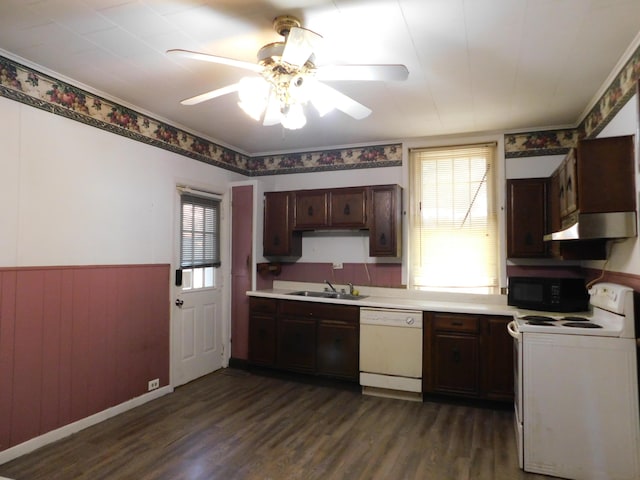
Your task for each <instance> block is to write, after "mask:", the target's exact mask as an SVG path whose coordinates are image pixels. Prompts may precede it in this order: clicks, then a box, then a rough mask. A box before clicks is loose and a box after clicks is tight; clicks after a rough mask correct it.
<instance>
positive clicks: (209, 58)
mask: <svg viewBox="0 0 640 480" xmlns="http://www.w3.org/2000/svg"><path fill="white" fill-rule="evenodd" d="M167 54H169V55H176V56H180V57H185V58H191V59H193V60H201V61H203V62H211V63H219V64H222V65H229V66H231V67H238V68H244V69H245V70H251V71H252V72H261V71H262V66H261V65H258V64H257V63H249V62H244V61H242V60H234V59H233V58H227V57H219V56H217V55H209V54H208V53H199V52H192V51H191V50H182V49H180V48H174V49H172V50H167Z"/></svg>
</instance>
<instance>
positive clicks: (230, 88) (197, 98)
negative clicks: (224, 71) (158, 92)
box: [180, 83, 240, 105]
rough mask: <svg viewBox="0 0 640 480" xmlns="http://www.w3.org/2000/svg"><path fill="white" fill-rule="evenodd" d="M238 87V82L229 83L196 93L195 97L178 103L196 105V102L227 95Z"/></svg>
mask: <svg viewBox="0 0 640 480" xmlns="http://www.w3.org/2000/svg"><path fill="white" fill-rule="evenodd" d="M238 88H240V84H239V83H233V84H231V85H227V86H226V87H222V88H218V89H216V90H211V91H210V92H207V93H202V94H200V95H196V96H195V97H191V98H186V99H184V100H182V101H181V102H180V103H181V104H182V105H196V104H198V103H202V102H206V101H207V100H211V99H212V98H216V97H221V96H222V95H227V94H228V93H233V92H237V91H238Z"/></svg>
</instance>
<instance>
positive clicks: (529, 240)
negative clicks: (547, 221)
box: [524, 232, 533, 245]
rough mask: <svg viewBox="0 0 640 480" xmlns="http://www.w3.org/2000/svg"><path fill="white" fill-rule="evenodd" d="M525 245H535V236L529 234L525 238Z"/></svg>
mask: <svg viewBox="0 0 640 480" xmlns="http://www.w3.org/2000/svg"><path fill="white" fill-rule="evenodd" d="M524 244H525V245H533V236H532V235H531V232H528V233H527V234H526V235H525V237H524Z"/></svg>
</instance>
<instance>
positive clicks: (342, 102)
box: [311, 81, 371, 120]
mask: <svg viewBox="0 0 640 480" xmlns="http://www.w3.org/2000/svg"><path fill="white" fill-rule="evenodd" d="M311 102H312V103H314V104H317V105H318V107H320V106H322V107H326V106H327V105H331V106H333V107H334V108H337V109H338V110H340V111H341V112H344V113H346V114H347V115H349V116H350V117H353V118H355V119H356V120H362V119H363V118H366V117H368V116H369V115H371V109H370V108H368V107H365V106H364V105H362V104H361V103H359V102H356V101H355V100H354V99H353V98H351V97H348V96H347V95H345V94H344V93H342V92H339V91H338V90H336V89H335V88H333V87H330V86H329V85H326V84H324V83H322V82H318V81H315V82H313V93H312V96H311ZM324 110H325V111H326V110H327V109H326V108H324ZM318 111H319V112H320V111H321V108H318Z"/></svg>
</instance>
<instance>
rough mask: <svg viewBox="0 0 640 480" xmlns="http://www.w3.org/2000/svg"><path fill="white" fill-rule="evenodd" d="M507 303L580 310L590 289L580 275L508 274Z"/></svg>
mask: <svg viewBox="0 0 640 480" xmlns="http://www.w3.org/2000/svg"><path fill="white" fill-rule="evenodd" d="M507 304H509V305H512V306H514V307H518V308H524V309H527V310H542V311H547V312H583V311H585V310H588V309H589V293H588V292H587V287H586V284H585V281H584V279H582V278H562V277H561V278H550V277H509V291H508V294H507Z"/></svg>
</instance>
